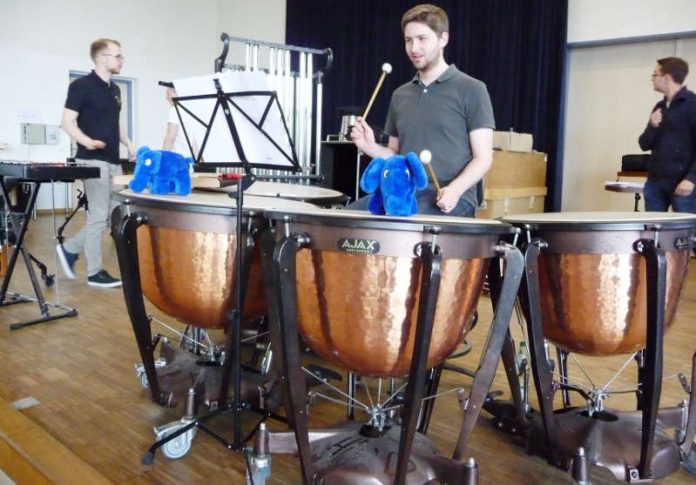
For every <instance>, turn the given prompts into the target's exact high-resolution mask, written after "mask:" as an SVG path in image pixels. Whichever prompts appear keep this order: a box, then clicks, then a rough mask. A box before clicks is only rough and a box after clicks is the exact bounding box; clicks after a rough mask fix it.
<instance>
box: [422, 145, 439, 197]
mask: <svg viewBox="0 0 696 485" xmlns="http://www.w3.org/2000/svg"><path fill="white" fill-rule="evenodd" d="M419 158H420V161H421V163H422V164H423V165H425V168H426V169H427V170H428V173H429V174H430V178H431V179H433V183H434V184H435V188H436V189H437V196H438V197H440V183H439V182H438V181H437V177H436V176H435V170H433V166H432V165H431V164H430V162H431V161H432V160H433V154H432V153H430V150H423V151H422V152H420V157H419Z"/></svg>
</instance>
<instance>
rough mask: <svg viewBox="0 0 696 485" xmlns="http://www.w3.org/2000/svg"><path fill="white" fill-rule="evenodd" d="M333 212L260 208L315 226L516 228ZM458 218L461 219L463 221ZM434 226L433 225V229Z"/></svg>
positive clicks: (496, 232) (451, 230)
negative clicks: (360, 216)
mask: <svg viewBox="0 0 696 485" xmlns="http://www.w3.org/2000/svg"><path fill="white" fill-rule="evenodd" d="M337 212H343V211H342V210H336V209H333V210H332V209H324V210H317V211H312V212H309V211H307V212H301V211H296V210H284V211H283V210H278V209H267V210H264V211H263V214H264V217H265V218H267V219H270V220H272V221H276V222H279V223H283V222H286V221H287V222H289V223H290V224H292V223H299V224H312V225H319V226H327V225H328V224H335V225H336V226H338V227H350V228H367V229H384V230H394V231H399V230H401V231H407V230H408V231H414V230H418V232H433V233H445V234H447V233H465V234H486V235H501V234H513V233H515V232H516V231H517V229H516V228H515V227H514V226H512V225H511V224H508V223H506V222H500V221H493V220H487V219H486V220H484V219H469V218H460V219H463V221H464V220H468V221H476V223H473V224H472V223H468V224H456V223H455V222H454V221H442V222H441V223H438V222H437V221H422V220H415V219H410V218H408V217H398V216H376V215H374V214H369V213H367V212H366V213H365V215H366V216H367V215H369V216H370V219H367V218H364V219H360V218H357V217H356V218H353V217H341V216H337V215H336V213H337ZM317 216H321V220H318V219H317ZM463 221H462V222H463ZM435 228H437V229H435Z"/></svg>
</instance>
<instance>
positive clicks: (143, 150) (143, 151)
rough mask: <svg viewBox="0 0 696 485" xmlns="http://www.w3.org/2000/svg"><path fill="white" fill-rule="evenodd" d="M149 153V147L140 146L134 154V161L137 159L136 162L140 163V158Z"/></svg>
mask: <svg viewBox="0 0 696 485" xmlns="http://www.w3.org/2000/svg"><path fill="white" fill-rule="evenodd" d="M149 151H150V147H149V146H147V145H143V146H141V147H140V148H138V151H137V152H135V156H136V159H137V160H138V161H140V159H141V158H142V157H144V156H145V154H146V153H147V152H149Z"/></svg>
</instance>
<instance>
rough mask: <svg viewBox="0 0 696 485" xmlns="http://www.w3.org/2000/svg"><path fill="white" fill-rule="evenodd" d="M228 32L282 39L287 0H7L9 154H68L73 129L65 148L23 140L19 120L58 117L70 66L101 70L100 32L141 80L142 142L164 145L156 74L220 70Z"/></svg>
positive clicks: (2, 123) (4, 99) (1, 35)
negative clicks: (97, 54) (92, 53)
mask: <svg viewBox="0 0 696 485" xmlns="http://www.w3.org/2000/svg"><path fill="white" fill-rule="evenodd" d="M223 31H225V32H227V33H229V34H230V35H236V36H242V37H251V38H254V39H260V40H269V41H273V42H282V41H284V39H285V0H255V1H253V2H250V1H247V0H117V1H106V0H61V1H53V0H22V1H15V0H0V66H2V76H0V145H2V144H7V148H6V149H5V150H0V159H18V160H32V161H63V160H65V158H66V157H67V156H69V154H70V153H69V152H70V142H69V139H68V136H67V135H65V134H64V133H63V134H62V136H61V142H60V144H59V145H31V146H30V145H22V144H21V143H20V136H19V131H20V130H19V123H20V121H24V120H29V121H32V122H36V123H46V124H59V122H60V116H61V113H62V109H63V104H64V103H65V95H66V93H67V86H68V72H69V71H70V70H81V71H89V70H90V69H92V67H93V65H92V62H91V59H90V58H89V46H90V44H91V42H92V41H93V40H95V39H97V38H99V37H107V38H114V39H117V40H119V41H120V42H121V44H122V46H123V54H124V56H125V57H126V62H125V64H124V67H123V70H122V71H121V75H122V76H124V77H128V78H132V79H134V80H135V84H136V86H135V93H134V98H135V103H134V115H135V127H134V129H135V132H134V137H133V138H134V142H135V143H136V145H144V144H147V145H150V146H152V147H160V146H161V143H162V139H163V137H164V129H165V123H166V113H167V108H168V105H167V103H166V101H164V98H163V96H164V92H163V90H162V88H161V87H159V86H158V85H157V81H158V80H168V79H176V78H178V77H188V76H195V75H199V74H209V73H211V72H212V71H213V61H214V59H215V58H216V57H218V56H219V55H220V52H221V49H222V43H221V42H220V33H221V32H223ZM230 59H231V60H232V58H230ZM42 200H43V197H42ZM59 206H60V204H59Z"/></svg>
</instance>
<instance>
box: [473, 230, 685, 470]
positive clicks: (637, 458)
mask: <svg viewBox="0 0 696 485" xmlns="http://www.w3.org/2000/svg"><path fill="white" fill-rule="evenodd" d="M646 229H647V230H649V229H650V228H646ZM652 230H654V231H655V232H656V235H655V238H654V239H651V238H649V237H642V238H640V239H638V240H636V241H635V242H634V246H633V249H634V250H635V251H636V252H637V253H638V254H640V255H641V256H642V257H643V258H644V259H645V262H646V276H647V288H646V293H647V328H648V332H647V343H646V348H645V349H643V350H641V351H640V352H639V353H638V354H637V355H638V359H637V360H638V361H639V371H638V381H639V384H640V386H641V391H638V392H637V411H633V412H625V411H614V410H611V411H610V412H609V414H610V415H612V416H613V417H612V419H606V420H603V419H601V417H600V418H598V419H593V418H590V417H588V416H587V414H585V413H582V412H581V410H580V408H574V407H571V406H570V400H569V396H568V391H573V390H575V391H577V389H576V388H574V387H573V386H570V385H568V384H566V383H565V382H561V383H554V381H553V368H552V366H551V363H550V362H549V360H548V355H547V349H546V345H545V339H544V334H543V328H542V316H541V315H542V314H541V304H540V302H541V295H540V286H539V266H538V256H539V254H540V253H541V252H542V251H543V250H544V249H546V248H547V247H548V244H547V243H546V242H545V241H544V240H543V239H541V238H534V239H531V241H530V242H529V243H528V244H527V247H526V250H525V278H524V280H523V281H522V284H521V285H520V303H521V306H522V309H523V314H524V318H525V320H526V321H527V329H528V336H529V346H530V349H529V350H530V355H531V367H532V375H533V378H534V384H535V387H536V390H537V397H538V401H539V403H540V404H539V406H540V411H539V413H537V412H534V411H532V412H525V403H523V400H522V396H521V391H520V382H519V376H518V374H517V372H516V362H515V344H514V342H513V340H512V338H511V337H510V336H509V334H508V339H507V341H506V344H505V346H504V348H503V351H502V359H503V363H504V365H505V369H506V373H507V377H508V381H509V384H510V388H511V391H512V398H513V403H512V404H505V403H504V402H496V401H494V400H492V399H489V400H487V402H486V410H487V411H489V412H491V413H492V414H493V415H494V417H495V419H494V422H495V423H496V424H497V426H498V427H499V428H507V429H506V430H507V431H510V432H512V433H515V434H522V435H524V436H525V437H526V439H527V448H528V451H529V452H530V453H534V454H538V455H540V456H542V457H544V458H546V460H547V461H548V463H549V464H551V465H554V466H556V467H558V468H561V469H564V470H567V471H569V472H571V473H572V476H573V478H574V480H575V481H576V482H577V483H589V482H590V467H591V466H592V465H594V464H601V466H604V467H606V468H608V469H609V470H611V471H612V473H613V474H614V476H616V478H618V479H623V480H625V481H628V482H637V481H646V480H654V479H658V478H663V477H665V476H667V475H669V474H671V473H672V472H674V471H675V470H676V469H678V467H679V464H680V461H683V460H685V459H686V457H688V455H689V452H690V449H691V446H692V441H693V438H694V435H695V434H696V385H695V384H696V353H695V354H694V356H693V358H692V373H691V385H690V386H689V385H688V384H687V383H685V382H684V378H682V385H683V387H684V389H685V391H686V392H687V393H688V394H689V403H688V409H687V408H686V403H685V402H683V403H682V404H681V405H678V406H674V407H668V408H662V409H660V408H659V401H660V395H661V389H662V371H663V338H664V331H665V306H666V274H667V269H666V256H665V250H664V249H663V248H661V247H660V245H659V243H658V242H657V241H658V237H657V233H659V230H660V228H659V227H653V228H652ZM691 239H692V240H690V241H688V243H687V242H686V241H685V242H684V243H685V244H687V245H688V247H689V248H690V247H692V246H693V237H691ZM682 249H684V248H682ZM566 355H567V353H566V352H565V351H561V350H559V361H560V362H559V365H560V368H559V370H560V372H561V376H562V377H563V376H565V377H567V367H566V366H565V357H566ZM556 391H561V392H562V393H563V404H564V406H563V408H561V409H560V410H555V411H554V408H553V398H554V393H555V392H556ZM685 418H686V419H685ZM666 428H675V429H677V430H680V433H679V434H678V437H677V439H676V440H673V439H671V438H670V437H669V436H667V434H666V432H665V429H666ZM636 440H637V441H639V443H640V446H639V449H637V448H636V446H635V443H636Z"/></svg>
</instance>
